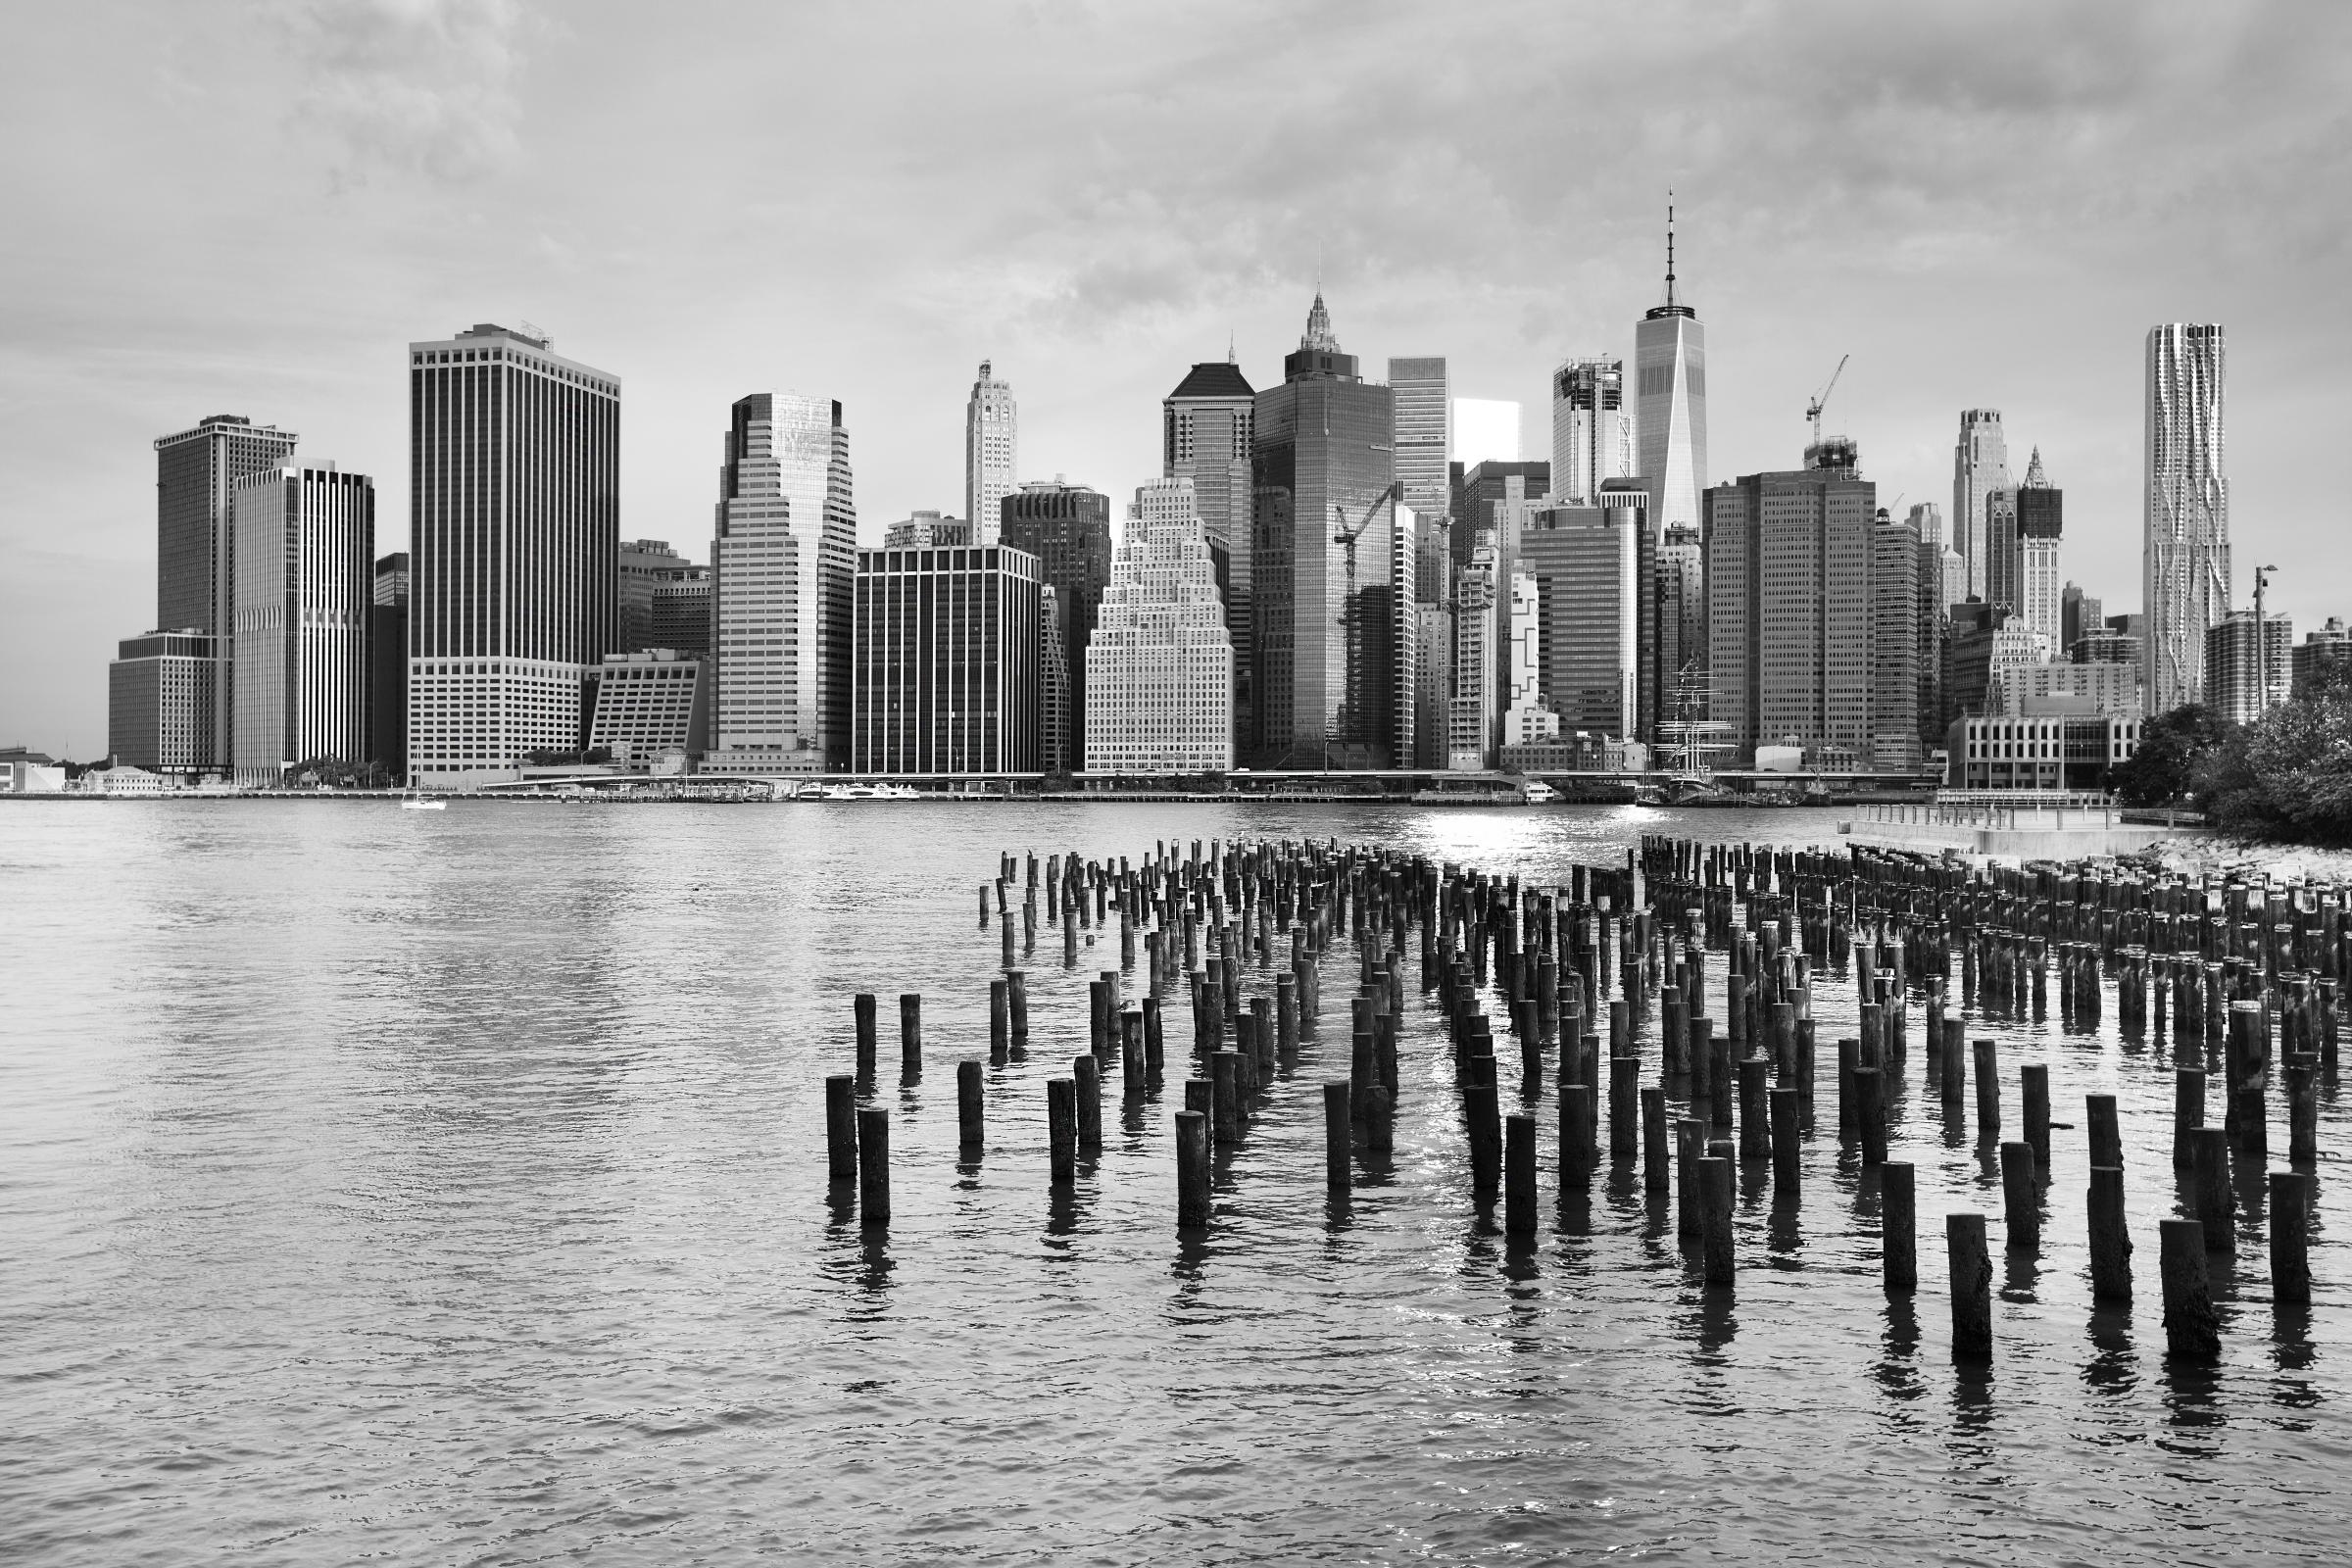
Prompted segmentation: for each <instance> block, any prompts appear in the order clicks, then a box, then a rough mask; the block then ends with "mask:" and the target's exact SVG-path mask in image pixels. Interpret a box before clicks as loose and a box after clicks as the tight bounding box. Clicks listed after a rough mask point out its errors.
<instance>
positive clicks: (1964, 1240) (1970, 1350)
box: [1943, 1213, 1992, 1361]
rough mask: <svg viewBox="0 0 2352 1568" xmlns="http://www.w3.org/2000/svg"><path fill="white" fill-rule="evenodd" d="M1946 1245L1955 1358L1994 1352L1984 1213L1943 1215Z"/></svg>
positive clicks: (1990, 1262) (1953, 1353) (1976, 1356)
mask: <svg viewBox="0 0 2352 1568" xmlns="http://www.w3.org/2000/svg"><path fill="white" fill-rule="evenodd" d="M1943 1246H1944V1251H1945V1254H1946V1256H1947V1257H1948V1258H1949V1259H1950V1263H1951V1272H1952V1359H1954V1360H1955V1361H1958V1360H1982V1359H1984V1358H1985V1357H1986V1356H1989V1355H1991V1354H1992V1254H1991V1253H1990V1252H1988V1251H1986V1250H1985V1216H1984V1215H1982V1214H1974V1213H1956V1214H1946V1215H1944V1216H1943Z"/></svg>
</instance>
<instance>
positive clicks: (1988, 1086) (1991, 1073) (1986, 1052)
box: [1974, 1040, 2001, 1143]
mask: <svg viewBox="0 0 2352 1568" xmlns="http://www.w3.org/2000/svg"><path fill="white" fill-rule="evenodd" d="M1974 1049H1975V1052H1976V1057H1977V1136H1978V1137H1980V1138H1982V1139H1984V1140H1985V1142H1987V1143H1990V1142H1992V1141H1993V1140H1994V1139H1997V1138H1999V1137H2000V1136H2001V1079H2000V1063H1999V1060H1998V1056H1997V1052H1996V1048H1995V1047H1994V1045H1993V1043H1992V1042H1991V1041H1989V1040H1979V1041H1977V1042H1975V1045H1974Z"/></svg>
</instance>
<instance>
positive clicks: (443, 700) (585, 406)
mask: <svg viewBox="0 0 2352 1568" xmlns="http://www.w3.org/2000/svg"><path fill="white" fill-rule="evenodd" d="M409 408H410V426H411V439H410V445H409V451H410V469H409V471H410V484H409V497H410V499H409V517H410V524H409V539H410V546H409V548H410V559H411V572H412V575H411V579H410V581H411V607H412V608H411V613H410V618H409V627H410V650H409V775H410V779H411V781H412V782H413V783H416V784H418V785H430V786H435V787H439V788H444V789H462V788H469V787H472V786H473V785H476V784H480V783H484V782H488V781H491V780H493V779H497V778H500V777H508V778H511V777H514V776H515V769H516V768H518V767H519V766H520V765H521V764H522V762H523V761H524V760H526V759H527V758H528V757H529V756H530V754H532V753H533V752H540V751H556V752H569V751H574V750H577V749H578V747H579V744H580V736H581V733H582V724H581V686H582V682H583V681H584V679H585V678H586V673H587V671H588V670H589V669H591V668H593V667H595V666H597V665H600V664H601V663H602V662H603V661H604V657H605V655H606V654H607V653H608V652H610V651H611V650H612V647H613V640H614V639H615V638H616V637H618V636H619V633H620V628H619V625H618V623H617V622H618V619H619V613H618V612H619V602H618V594H617V589H616V586H615V579H614V566H615V558H616V556H617V554H618V551H619V547H620V498H619V489H620V381H619V378H618V377H616V376H614V375H613V374H611V373H610V372H608V371H605V370H599V369H596V368H592V367H590V366H586V365H581V364H578V363H576V362H574V361H571V360H566V359H563V358H561V357H559V356H558V355H555V354H552V353H550V352H549V350H548V340H547V339H546V338H544V337H534V336H531V335H530V334H528V333H525V332H520V331H516V330H514V329H513V328H510V327H504V326H499V325H496V324H494V323H491V322H483V323H480V324H478V325H476V326H474V327H472V328H471V329H469V330H467V331H464V332H460V333H459V334H457V336H455V337H452V338H447V339H443V340H441V341H439V342H430V343H412V344H410V345H409Z"/></svg>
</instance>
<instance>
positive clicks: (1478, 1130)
mask: <svg viewBox="0 0 2352 1568" xmlns="http://www.w3.org/2000/svg"><path fill="white" fill-rule="evenodd" d="M1462 1111H1463V1118H1464V1120H1465V1121H1467V1122H1468V1124H1469V1129H1468V1130H1469V1134H1470V1192H1471V1201H1473V1202H1475V1203H1477V1204H1478V1205H1479V1206H1480V1207H1482V1208H1484V1207H1486V1206H1487V1205H1488V1204H1490V1203H1493V1202H1494V1201H1495V1194H1496V1193H1497V1191H1498V1190H1499V1189H1500V1188H1501V1185H1502V1107H1501V1105H1500V1104H1499V1103H1497V1101H1496V1100H1495V1058H1494V1057H1493V1056H1491V1055H1489V1056H1473V1057H1471V1058H1470V1081H1469V1083H1468V1084H1466V1085H1465V1086H1464V1087H1463V1091H1462Z"/></svg>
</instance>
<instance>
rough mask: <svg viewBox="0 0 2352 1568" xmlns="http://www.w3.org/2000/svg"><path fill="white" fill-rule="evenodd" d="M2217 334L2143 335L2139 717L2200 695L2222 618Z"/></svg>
mask: <svg viewBox="0 0 2352 1568" xmlns="http://www.w3.org/2000/svg"><path fill="white" fill-rule="evenodd" d="M2224 368H2225V364H2224V355H2223V347H2222V329H2221V327H2220V326H2219V325H2218V324H2205V325H2191V324H2189V323H2187V322H2182V321H2175V322H2172V323H2170V324H2169V325H2165V326H2155V327H2150V328H2149V329H2148V380H2147V399H2148V402H2147V408H2148V467H2147V492H2146V541H2147V543H2146V554H2145V557H2144V561H2143V566H2142V576H2143V580H2144V582H2145V585H2146V599H2145V601H2144V609H2145V612H2146V614H2147V617H2148V620H2147V631H2146V640H2145V642H2144V643H2143V644H2142V645H2141V646H2142V655H2141V657H2142V658H2143V659H2144V660H2145V661H2146V662H2145V665H2144V666H2143V670H2142V675H2141V682H2140V684H2141V695H2142V697H2143V698H2144V700H2145V701H2146V703H2147V711H2148V716H2149V717H2151V718H2153V717H2155V716H2157V715H2159V714H2162V713H2169V712H2171V711H2173V710H2174V709H2176V708H2179V707H2181V706H2182V705H2183V704H2187V703H2194V702H2199V701H2201V700H2202V699H2203V697H2204V694H2205V633H2206V632H2207V631H2209V630H2211V629H2212V628H2213V627H2214V626H2215V625H2217V624H2219V623H2220V621H2221V619H2222V617H2223V616H2224V615H2227V614H2228V613H2229V479H2228V477H2227V476H2226V469H2225V466H2224V463H2223V443H2222V433H2223V407H2224V405H2223V397H2222V374H2223V370H2224Z"/></svg>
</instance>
